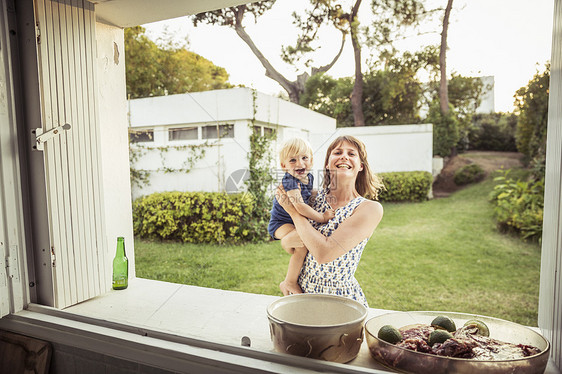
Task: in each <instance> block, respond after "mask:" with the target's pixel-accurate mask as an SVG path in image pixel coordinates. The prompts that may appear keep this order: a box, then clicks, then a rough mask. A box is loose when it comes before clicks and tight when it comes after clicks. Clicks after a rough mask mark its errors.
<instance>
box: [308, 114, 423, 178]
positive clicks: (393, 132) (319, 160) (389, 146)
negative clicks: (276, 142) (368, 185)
mask: <svg viewBox="0 0 562 374" xmlns="http://www.w3.org/2000/svg"><path fill="white" fill-rule="evenodd" d="M432 128H433V126H432V125H431V124H423V125H399V126H365V127H342V128H338V129H337V130H336V131H334V132H333V133H331V134H313V135H312V136H311V143H312V147H313V149H314V151H315V153H314V159H315V161H314V169H316V170H321V169H322V168H323V165H322V164H323V163H324V158H325V154H326V150H327V149H328V147H329V145H330V143H331V142H332V141H333V140H334V139H336V138H337V137H338V136H341V135H352V136H355V137H357V138H358V139H359V140H361V141H362V142H363V143H365V146H366V148H367V157H368V161H369V165H370V166H371V169H372V170H373V171H374V172H375V173H382V172H394V171H428V172H430V173H431V172H432V159H433V130H432Z"/></svg>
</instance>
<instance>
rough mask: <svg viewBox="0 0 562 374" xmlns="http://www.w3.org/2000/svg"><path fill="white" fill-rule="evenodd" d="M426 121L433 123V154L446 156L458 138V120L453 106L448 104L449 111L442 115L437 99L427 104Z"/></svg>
mask: <svg viewBox="0 0 562 374" xmlns="http://www.w3.org/2000/svg"><path fill="white" fill-rule="evenodd" d="M426 121H427V122H428V123H432V124H433V155H434V156H441V157H447V156H449V155H450V154H451V151H452V150H453V148H454V147H455V146H456V144H457V143H458V141H459V140H460V134H459V120H458V119H457V116H456V113H455V110H454V108H453V107H452V106H451V105H449V113H447V114H446V115H443V114H442V113H441V109H440V107H439V103H438V102H437V101H435V102H433V103H432V104H431V105H430V106H429V113H428V116H427V119H426Z"/></svg>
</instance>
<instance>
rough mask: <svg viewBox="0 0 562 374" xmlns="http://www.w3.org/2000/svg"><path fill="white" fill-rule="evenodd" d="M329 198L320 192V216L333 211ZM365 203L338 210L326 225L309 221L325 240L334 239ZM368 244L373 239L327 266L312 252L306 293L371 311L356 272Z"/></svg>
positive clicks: (302, 279)
mask: <svg viewBox="0 0 562 374" xmlns="http://www.w3.org/2000/svg"><path fill="white" fill-rule="evenodd" d="M326 195H327V191H326V190H325V189H322V190H321V191H319V192H318V195H317V197H316V201H315V202H314V204H313V205H312V208H314V209H315V210H316V211H318V212H325V211H326V209H330V208H331V207H330V205H329V204H328V202H327V201H326ZM364 200H365V198H364V197H361V196H359V197H356V198H355V199H353V200H351V201H350V202H349V203H348V204H347V205H345V206H343V207H341V208H338V209H336V212H335V216H334V218H332V219H331V220H329V221H328V222H326V223H318V222H315V221H312V220H309V222H310V223H311V224H312V226H313V227H314V228H315V229H316V230H318V231H320V232H321V233H322V234H323V235H324V236H330V235H332V233H333V232H334V230H336V229H337V228H338V226H339V225H340V223H342V222H343V221H345V220H346V219H347V218H348V217H350V216H351V214H352V213H353V211H354V210H355V208H357V207H358V206H359V204H361V203H362V202H363V201H364ZM368 240H369V238H365V239H363V240H362V241H361V242H360V243H359V244H357V245H356V246H355V247H354V248H352V249H351V250H350V251H349V252H347V253H344V254H343V255H341V256H340V257H338V258H336V259H335V260H333V261H331V262H328V263H325V264H319V263H318V262H317V261H316V259H315V258H314V256H312V254H311V253H310V252H308V253H307V255H306V258H305V260H304V264H303V267H302V268H301V272H300V275H299V279H298V284H299V285H300V287H301V289H302V291H303V292H304V293H323V294H330V295H340V296H344V297H348V298H350V299H353V300H357V301H359V302H360V303H362V304H363V305H365V306H366V307H367V308H368V307H369V305H368V304H367V299H366V298H365V295H364V294H363V290H362V289H361V286H360V285H359V283H358V282H357V280H356V279H355V270H357V265H358V264H359V260H360V259H361V254H362V253H363V249H364V248H365V245H366V244H367V241H368Z"/></svg>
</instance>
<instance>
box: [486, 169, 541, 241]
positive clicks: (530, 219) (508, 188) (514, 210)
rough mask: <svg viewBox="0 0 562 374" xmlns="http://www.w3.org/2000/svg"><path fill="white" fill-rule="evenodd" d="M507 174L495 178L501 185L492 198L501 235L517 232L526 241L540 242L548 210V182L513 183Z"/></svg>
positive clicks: (514, 181) (518, 180)
mask: <svg viewBox="0 0 562 374" xmlns="http://www.w3.org/2000/svg"><path fill="white" fill-rule="evenodd" d="M508 174H509V170H507V171H506V172H505V173H504V175H503V176H499V177H496V178H494V180H495V181H496V182H499V184H498V185H496V186H495V187H494V190H493V191H492V192H491V194H490V199H491V201H492V202H493V203H494V204H495V208H494V216H495V219H496V222H497V225H498V228H499V229H500V230H501V231H513V232H516V233H518V234H519V235H520V236H521V237H522V238H523V239H533V240H540V238H541V235H542V223H543V209H544V179H540V180H537V181H533V180H529V181H522V180H520V179H517V180H515V179H511V178H509V176H508Z"/></svg>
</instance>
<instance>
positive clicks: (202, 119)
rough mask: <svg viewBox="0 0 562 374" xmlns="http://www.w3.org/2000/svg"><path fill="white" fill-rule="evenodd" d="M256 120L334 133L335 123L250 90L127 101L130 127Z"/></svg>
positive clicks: (198, 93) (207, 92)
mask: <svg viewBox="0 0 562 374" xmlns="http://www.w3.org/2000/svg"><path fill="white" fill-rule="evenodd" d="M254 101H255V110H256V113H255V119H256V121H260V122H264V123H267V124H271V125H280V126H291V127H295V128H299V129H305V130H308V131H314V132H318V131H321V130H322V131H326V130H335V128H336V120H335V119H333V118H330V117H328V116H325V115H323V114H320V113H316V112H314V111H312V110H308V109H306V108H304V107H302V106H300V105H297V104H294V103H291V102H288V101H286V100H283V99H280V98H278V97H274V96H270V95H266V94H263V93H261V92H255V91H253V90H251V89H249V88H232V89H225V90H213V91H205V92H194V93H185V94H178V95H168V96H158V97H149V98H143V99H133V100H130V101H129V110H130V126H131V127H146V126H158V125H173V124H201V123H214V122H229V121H230V122H232V121H236V120H248V119H252V118H254Z"/></svg>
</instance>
